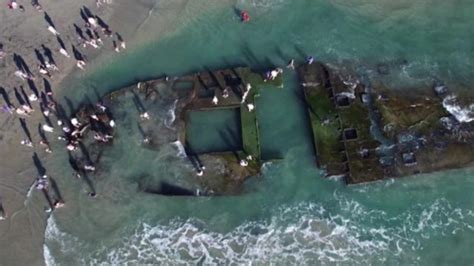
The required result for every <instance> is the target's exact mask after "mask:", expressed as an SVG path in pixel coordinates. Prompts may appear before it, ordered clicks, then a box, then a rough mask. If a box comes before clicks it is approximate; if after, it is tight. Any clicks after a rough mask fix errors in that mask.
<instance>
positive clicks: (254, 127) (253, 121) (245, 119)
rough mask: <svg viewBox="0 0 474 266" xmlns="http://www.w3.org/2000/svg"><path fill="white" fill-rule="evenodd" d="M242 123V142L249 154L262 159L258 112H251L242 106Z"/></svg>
mask: <svg viewBox="0 0 474 266" xmlns="http://www.w3.org/2000/svg"><path fill="white" fill-rule="evenodd" d="M240 119H241V124H242V144H243V149H244V151H245V152H246V153H247V154H250V155H252V156H253V157H255V158H258V159H260V140H259V138H260V137H259V134H258V121H257V112H256V111H255V110H253V111H251V112H249V111H248V109H247V108H246V107H241V108H240Z"/></svg>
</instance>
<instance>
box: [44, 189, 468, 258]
mask: <svg viewBox="0 0 474 266" xmlns="http://www.w3.org/2000/svg"><path fill="white" fill-rule="evenodd" d="M334 196H335V197H336V198H337V200H338V202H339V206H338V211H337V213H332V212H331V211H329V210H326V209H325V208H324V207H323V206H322V205H321V204H317V203H300V204H297V205H293V206H290V205H288V206H283V207H281V208H279V209H278V210H277V211H276V212H275V214H274V215H273V216H272V217H271V218H270V219H268V220H259V221H248V222H244V223H242V224H241V225H239V226H237V227H235V228H233V229H231V230H230V231H228V232H216V231H213V230H212V229H211V228H208V227H207V225H206V223H205V222H203V221H200V220H197V219H194V218H189V219H185V220H183V219H175V220H173V221H171V222H169V223H166V224H158V225H151V224H149V223H145V222H140V223H138V224H137V225H136V228H134V229H133V230H132V232H133V233H132V234H131V235H130V234H128V235H127V236H124V237H123V238H122V240H121V241H119V244H117V245H115V246H113V247H107V248H106V249H105V248H103V249H97V248H95V249H94V248H93V247H89V248H88V249H89V250H96V252H95V253H93V254H88V255H87V256H84V257H83V258H82V261H83V262H85V263H86V264H89V263H93V264H96V263H105V264H110V263H111V264H125V263H131V264H144V263H154V262H158V261H159V262H161V263H165V264H167V263H173V264H189V263H193V264H194V263H204V264H231V263H233V264H255V263H257V264H259V263H274V264H296V263H298V264H316V263H317V264H321V263H323V264H324V263H326V264H327V263H356V262H357V263H367V264H378V263H386V262H398V263H399V262H400V260H403V261H404V262H405V263H417V260H418V256H417V255H416V253H417V252H419V251H420V250H422V249H423V243H424V242H425V240H426V239H429V238H431V237H435V236H439V235H443V234H451V233H452V232H453V231H456V232H459V231H463V230H469V231H473V228H472V226H471V225H470V224H469V222H467V221H466V220H465V219H466V218H467V216H470V217H469V219H472V212H469V211H465V210H461V209H459V208H453V207H452V206H451V205H450V203H449V202H448V201H447V200H445V199H438V200H435V201H434V202H431V203H427V204H425V205H421V204H418V205H414V206H413V207H412V208H410V209H408V210H407V211H405V212H403V213H401V214H399V215H397V216H389V215H388V214H387V213H385V212H384V211H378V210H369V209H367V208H366V207H364V206H362V205H361V204H360V203H359V202H357V201H354V200H353V199H348V198H346V197H344V196H341V195H338V194H337V193H335V194H334ZM51 219H52V218H51ZM126 231H127V232H129V231H130V230H126ZM46 234H47V235H46V240H47V244H48V245H52V246H54V245H59V246H60V249H59V250H60V251H61V256H62V255H63V254H70V253H71V252H77V250H80V249H81V248H83V246H84V245H85V243H81V242H79V241H78V239H71V238H72V236H70V235H68V234H66V233H63V232H60V231H59V230H58V227H57V225H56V223H55V222H54V219H53V220H49V221H48V228H47V230H46ZM65 238H66V239H65ZM89 245H91V244H89ZM394 251H395V252H394ZM45 252H46V251H45ZM48 252H49V251H48ZM401 254H403V256H401ZM48 259H49V260H51V258H48Z"/></svg>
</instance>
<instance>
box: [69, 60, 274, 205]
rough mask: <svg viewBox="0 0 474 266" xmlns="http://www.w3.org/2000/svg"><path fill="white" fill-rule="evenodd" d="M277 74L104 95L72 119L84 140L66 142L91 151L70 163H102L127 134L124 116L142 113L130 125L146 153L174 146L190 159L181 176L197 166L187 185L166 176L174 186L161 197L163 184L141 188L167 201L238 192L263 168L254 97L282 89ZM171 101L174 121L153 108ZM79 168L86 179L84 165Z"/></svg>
mask: <svg viewBox="0 0 474 266" xmlns="http://www.w3.org/2000/svg"><path fill="white" fill-rule="evenodd" d="M275 71H276V70H274V71H273V72H272V73H273V76H270V75H269V76H268V77H265V76H264V75H262V74H259V73H254V72H252V71H251V70H250V69H249V68H234V69H224V70H217V71H206V72H201V73H197V74H193V75H188V76H183V77H176V78H172V79H170V78H168V77H165V78H162V79H157V80H151V81H147V82H139V83H138V84H137V85H133V86H130V87H126V88H123V89H120V90H117V91H114V92H111V93H109V94H106V95H105V96H103V97H102V98H101V99H100V101H99V103H97V104H92V103H88V104H84V105H82V106H81V107H80V108H79V110H78V111H77V112H76V113H75V114H73V116H72V117H71V119H74V120H75V121H77V123H78V124H80V125H81V128H82V127H83V128H84V130H82V131H81V134H80V136H79V138H77V137H75V136H69V137H68V139H69V141H71V142H73V143H75V145H76V144H77V145H78V146H79V145H80V146H81V147H82V146H83V147H84V149H83V150H87V156H81V154H80V153H79V152H78V153H77V154H75V152H74V151H72V154H71V158H72V160H73V161H74V162H79V164H81V162H82V161H85V162H86V163H87V165H95V166H98V165H99V164H100V157H101V156H102V154H103V152H104V151H105V149H107V148H108V147H111V146H112V144H113V142H114V141H115V137H116V136H119V137H120V136H122V137H124V136H125V135H126V134H122V135H121V132H120V128H121V126H120V123H121V121H120V119H121V117H126V116H129V115H130V113H132V116H133V115H134V113H137V114H136V115H137V118H136V122H134V121H133V122H131V124H136V125H137V126H138V129H139V131H140V133H141V135H142V137H143V141H142V143H141V145H142V147H143V148H145V149H148V150H151V151H157V152H158V151H159V150H160V149H161V148H162V147H163V146H164V145H166V144H170V143H173V144H175V145H176V146H178V149H181V150H182V153H183V155H185V157H187V159H188V160H187V161H186V162H185V163H184V164H183V169H184V170H183V171H184V172H186V169H194V171H187V172H186V173H187V174H186V175H189V176H190V178H189V179H188V180H192V181H190V182H189V184H190V186H191V187H190V188H187V187H186V186H183V184H180V185H177V184H173V183H172V181H170V180H166V178H165V179H164V180H165V181H163V182H164V183H163V182H162V184H166V185H167V187H172V188H175V189H168V190H165V192H163V191H162V190H163V189H162V188H160V187H162V186H160V185H159V184H155V185H154V184H147V185H143V184H140V186H139V187H140V189H141V190H142V191H144V192H147V193H155V192H156V193H155V194H161V195H166V196H172V195H171V194H173V193H175V192H176V196H183V195H194V196H203V195H224V194H236V193H240V192H241V190H242V183H243V182H244V181H245V180H246V179H247V178H248V177H252V176H257V175H259V173H260V169H261V166H262V163H263V162H262V160H261V151H260V139H259V138H260V136H259V129H258V119H257V114H256V108H258V107H257V106H256V100H255V99H256V97H258V96H259V92H260V90H261V89H264V88H267V87H268V88H270V87H279V86H282V77H281V75H280V73H281V71H277V72H275ZM170 103H171V106H172V110H171V112H172V113H171V114H169V112H170V111H168V113H167V114H165V116H169V117H170V119H165V118H163V113H162V112H163V111H160V110H158V109H155V108H156V107H157V106H163V105H167V104H168V105H169V104H170ZM128 105H130V107H132V108H131V109H130V107H129V108H128V111H127V113H124V112H125V111H124V108H123V107H121V106H128ZM133 106H135V108H136V109H137V110H136V111H137V112H135V110H133V109H135V108H133ZM125 109H126V110H127V108H125ZM114 119H115V120H114ZM160 119H161V120H165V121H164V122H163V121H161V120H160ZM132 120H134V119H133V118H132ZM160 121H161V122H160ZM116 123H117V124H118V126H117V127H116V126H115V124H116ZM81 150H82V149H81ZM90 158H92V159H90ZM75 164H77V163H75ZM190 166H192V167H190ZM94 169H95V167H94ZM97 169H100V168H97ZM74 170H75V171H76V172H80V174H81V175H83V174H85V171H83V169H82V168H81V167H75V169H74ZM94 171H95V170H94ZM181 183H182V182H181ZM176 188H179V189H176ZM183 191H184V192H186V193H184V192H183ZM189 191H191V192H192V193H191V192H189ZM195 191H199V193H195Z"/></svg>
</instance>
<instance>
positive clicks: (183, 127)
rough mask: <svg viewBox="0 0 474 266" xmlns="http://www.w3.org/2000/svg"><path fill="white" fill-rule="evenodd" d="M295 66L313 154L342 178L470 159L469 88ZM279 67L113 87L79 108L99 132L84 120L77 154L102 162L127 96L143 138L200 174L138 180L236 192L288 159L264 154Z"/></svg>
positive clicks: (409, 171)
mask: <svg viewBox="0 0 474 266" xmlns="http://www.w3.org/2000/svg"><path fill="white" fill-rule="evenodd" d="M284 71H293V70H284ZM295 71H296V74H297V77H298V79H297V80H298V82H299V83H300V85H299V86H300V92H299V95H298V98H299V99H300V104H301V105H303V106H304V108H305V109H306V110H307V117H306V118H305V119H306V120H307V123H308V125H309V128H310V129H311V133H312V134H311V135H312V140H313V142H312V143H308V144H307V145H311V146H313V147H314V151H315V153H314V154H315V163H316V164H317V166H318V168H319V169H321V170H323V171H324V173H325V175H326V176H342V177H344V180H345V182H346V183H348V184H355V183H363V182H370V181H375V180H380V179H385V178H392V177H401V176H408V175H416V174H421V173H430V172H434V171H442V170H447V169H455V168H464V167H471V166H472V165H473V164H474V149H473V144H472V143H474V142H473V140H474V134H473V133H474V130H473V129H474V123H473V121H471V120H469V121H463V120H462V119H460V118H459V117H458V116H457V115H458V113H459V112H458V113H456V112H454V113H453V112H452V109H453V106H454V107H456V108H462V106H461V103H459V102H458V101H456V99H457V97H456V95H458V94H459V95H461V96H462V98H463V99H472V95H468V94H467V93H466V92H458V91H456V90H451V89H448V88H447V87H445V86H443V85H442V84H433V86H432V87H422V88H416V89H415V90H412V93H404V94H403V95H399V94H397V93H396V92H395V91H394V90H392V89H391V88H387V87H384V86H383V85H378V86H375V87H374V86H371V85H369V84H362V82H360V81H359V80H358V79H356V78H345V77H350V76H351V75H348V74H347V73H338V72H337V71H335V70H332V69H330V68H329V67H328V66H326V65H324V64H321V63H313V64H303V65H299V66H298V67H296V70H295ZM282 72H283V69H280V68H277V69H273V70H270V71H267V72H264V73H263V74H262V72H253V71H252V70H250V69H249V68H246V67H238V68H229V69H223V70H216V71H206V72H201V73H197V74H193V75H188V76H183V77H177V78H172V79H169V78H168V77H166V78H162V79H157V80H151V81H147V82H139V83H138V84H137V85H133V86H130V87H127V88H123V89H120V90H117V91H114V92H111V93H109V94H107V95H105V96H104V97H102V99H101V104H102V105H105V106H107V107H108V108H109V109H108V110H107V111H104V110H101V109H100V108H98V107H97V105H94V104H85V105H82V106H81V107H80V108H79V111H78V112H77V113H76V114H75V117H76V118H77V119H78V120H79V121H80V124H81V125H83V126H84V128H85V125H90V130H91V131H94V132H95V133H94V134H95V137H94V138H95V140H94V138H92V137H90V136H89V135H91V134H89V132H88V131H87V130H89V128H86V129H85V130H86V132H85V136H86V137H85V138H84V139H83V142H84V144H85V145H86V147H87V148H86V149H87V150H88V151H89V152H88V155H87V158H85V157H84V156H83V155H78V156H76V155H74V156H75V157H76V158H74V160H75V161H78V162H80V163H81V162H82V163H84V162H87V161H89V162H91V161H92V162H94V163H96V164H98V165H99V164H100V158H101V156H102V154H103V152H107V147H109V146H110V145H113V144H112V143H113V140H112V141H106V140H104V141H97V136H99V137H98V138H102V137H100V136H101V135H102V134H106V135H111V136H113V135H115V134H121V133H120V132H119V131H118V130H116V128H115V127H114V125H113V124H110V123H111V121H112V122H114V120H113V117H114V116H115V115H116V114H115V113H114V108H115V106H117V105H122V104H123V102H124V101H129V102H133V104H134V106H135V108H136V110H137V111H138V112H139V114H140V118H141V119H140V118H139V117H137V120H141V121H139V122H138V123H137V125H138V126H139V128H140V132H141V135H142V137H143V143H142V146H143V147H144V148H146V149H148V150H156V149H158V148H159V147H160V145H162V144H163V143H166V142H173V141H175V143H176V145H177V146H178V149H181V150H182V153H183V154H185V155H186V156H187V158H188V161H187V162H186V163H187V164H189V165H192V167H191V168H190V171H188V174H189V176H196V175H197V176H198V178H197V180H199V181H198V186H197V187H198V189H194V188H193V189H188V188H183V187H181V186H178V185H176V184H170V183H167V182H160V184H153V183H150V182H148V181H147V180H146V178H143V180H142V179H139V181H138V183H139V188H140V189H141V190H142V191H144V192H148V193H158V194H163V195H223V194H237V193H239V192H241V185H242V183H243V182H244V181H245V180H246V179H247V178H248V177H252V176H257V175H259V173H260V170H261V167H262V165H263V164H264V163H265V162H267V161H275V160H280V159H282V158H281V156H280V155H278V154H268V153H267V154H265V155H262V151H261V142H262V139H261V137H260V134H259V123H260V122H261V121H259V118H258V115H257V111H256V110H258V108H259V105H258V98H259V96H260V94H261V92H262V91H263V90H268V91H272V90H279V89H280V88H281V87H282V86H283V75H282ZM352 77H353V76H352ZM270 93H271V92H270ZM461 96H460V98H461ZM163 98H168V100H170V101H172V102H173V104H174V106H173V107H174V110H173V111H172V112H173V113H172V115H171V119H170V120H169V121H168V122H167V123H165V127H162V128H156V126H154V125H153V123H151V122H149V121H148V120H149V116H154V115H156V114H153V113H152V112H151V111H149V110H148V109H149V108H148V106H152V105H153V104H156V103H157V102H158V101H162V100H163ZM99 106H100V105H99ZM275 108H278V106H275ZM281 123H284V121H281ZM275 126H278V125H275ZM170 129H175V130H176V132H175V133H177V135H178V137H177V140H176V134H173V133H170V134H166V132H164V131H167V130H170ZM117 131H118V132H117ZM173 135H174V136H173ZM205 135H206V136H205ZM164 136H167V137H164ZM203 136H205V137H203ZM76 168H77V167H76Z"/></svg>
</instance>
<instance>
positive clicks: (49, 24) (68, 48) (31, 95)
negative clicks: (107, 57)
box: [0, 0, 126, 217]
mask: <svg viewBox="0 0 474 266" xmlns="http://www.w3.org/2000/svg"><path fill="white" fill-rule="evenodd" d="M20 2H21V1H17V0H10V1H9V2H8V3H7V7H8V8H9V9H11V10H12V12H15V11H20V13H18V15H19V16H21V15H23V14H22V13H23V12H24V11H25V6H23V5H22V4H20ZM110 2H111V0H97V1H96V5H97V8H101V7H102V5H104V4H110ZM31 6H32V7H33V8H34V9H35V10H36V11H38V13H41V14H42V15H43V16H44V20H45V30H48V31H49V32H50V33H52V35H53V36H52V37H53V38H55V40H56V41H57V44H58V48H56V49H50V48H49V47H47V46H46V45H44V44H42V45H41V47H40V48H36V49H34V51H32V52H34V53H35V57H36V59H37V62H34V63H33V62H28V63H27V62H26V61H25V60H24V59H23V57H22V56H20V55H19V54H17V53H16V52H13V53H10V52H7V51H8V50H9V51H11V50H14V47H4V45H3V44H2V43H1V40H0V60H6V59H7V58H8V57H9V56H12V58H13V61H14V63H15V65H16V68H17V69H16V71H15V72H14V73H13V76H14V77H16V78H18V79H19V80H20V81H19V82H21V83H22V85H20V86H18V88H17V87H14V88H13V89H12V90H11V91H8V90H7V89H5V88H3V87H0V94H2V96H3V99H4V104H3V105H2V107H1V110H2V112H3V113H6V114H9V115H13V116H17V117H18V119H19V121H20V125H21V128H22V129H23V131H24V133H25V135H26V138H24V139H22V140H21V141H20V143H19V144H20V145H23V146H25V147H27V148H28V149H33V150H36V144H35V143H38V144H39V146H40V147H42V149H43V150H44V152H45V153H46V154H49V153H52V152H53V149H52V147H51V145H50V141H49V140H48V137H47V134H51V135H53V134H56V137H57V139H58V140H62V141H64V143H65V144H64V146H65V148H66V150H67V152H68V153H69V157H70V164H71V166H73V169H74V176H76V177H86V176H87V172H93V171H95V166H94V164H93V163H92V162H90V161H89V162H86V163H85V164H84V165H82V166H80V167H79V164H78V163H77V160H76V159H74V158H73V156H72V155H71V153H74V152H76V151H78V150H81V149H82V148H81V149H80V147H83V145H82V143H81V139H82V138H83V136H84V135H85V132H86V131H87V130H88V129H90V128H92V129H93V130H94V131H95V132H96V134H95V135H94V139H95V140H96V141H98V142H108V141H110V140H111V139H112V133H111V130H110V129H112V128H113V127H114V126H115V122H114V120H113V119H112V118H111V115H110V113H109V112H108V111H107V107H106V106H105V105H103V104H101V103H98V104H97V106H96V108H95V111H94V112H93V113H92V114H90V116H89V117H88V120H90V121H86V122H85V123H84V122H80V121H79V119H78V118H75V117H73V118H72V119H69V118H68V115H67V113H66V111H65V110H64V108H63V107H62V106H61V104H60V103H59V102H58V101H56V99H55V97H54V93H53V89H52V86H51V83H50V80H54V76H55V74H56V73H57V72H60V71H61V69H60V67H59V66H58V64H57V63H56V61H55V60H54V58H55V57H56V56H57V55H58V56H64V57H65V58H66V61H69V60H75V64H76V66H77V67H78V68H79V69H81V70H84V69H85V67H86V65H87V57H86V55H85V53H84V52H82V51H80V50H81V49H84V50H86V49H89V48H93V49H100V48H102V47H105V46H106V41H105V39H110V40H111V41H110V42H111V47H112V48H113V49H114V51H115V52H121V51H122V50H124V49H125V48H126V44H125V41H124V39H123V37H122V36H121V35H120V34H119V33H118V32H113V31H112V30H111V28H110V27H109V25H107V24H106V23H105V22H104V20H102V19H101V18H100V17H99V16H98V15H95V14H93V13H92V11H91V10H90V9H89V8H87V7H86V6H83V7H82V8H81V9H80V10H78V11H79V12H78V15H79V16H80V18H81V19H82V21H83V24H82V25H78V24H80V23H77V24H76V23H74V24H73V25H72V26H73V27H74V34H75V35H76V38H70V37H69V36H65V37H66V38H67V40H68V41H69V44H66V43H65V42H64V41H63V39H62V37H63V35H62V34H61V32H60V31H59V30H58V29H57V27H56V25H55V23H54V21H53V18H52V17H50V16H49V14H48V13H47V9H48V8H47V6H45V7H43V6H42V5H41V4H40V1H39V0H32V1H31ZM74 39H75V40H77V41H75V40H74ZM7 48H8V49H7ZM32 66H36V68H34V67H32ZM35 69H36V71H35ZM38 81H40V82H41V83H42V85H43V89H42V90H41V89H39V88H38V86H37V84H36V83H37V82H38ZM27 91H28V92H27ZM10 94H14V95H15V97H16V99H17V101H18V104H14V103H13V102H12V101H11V100H10V96H9V95H10ZM37 109H39V110H41V113H42V116H43V119H44V123H40V124H39V125H38V133H39V134H38V135H39V140H38V141H37V142H35V141H34V140H33V135H32V134H31V132H30V130H29V127H28V122H27V121H28V120H31V119H29V117H30V116H32V115H34V113H35V111H36V110H37ZM70 111H71V112H73V110H70ZM53 120H56V123H53ZM104 121H106V122H107V124H105V123H104ZM104 128H105V130H104ZM56 132H61V133H56ZM104 132H105V133H104ZM33 160H34V163H35V165H36V166H37V168H38V172H39V173H38V177H37V178H36V179H35V181H34V183H33V185H32V186H31V188H36V189H37V190H41V191H43V192H44V194H45V196H46V198H47V199H48V202H49V204H50V208H48V211H52V210H54V208H59V207H62V206H63V205H64V200H63V199H62V197H60V196H59V195H60V194H59V193H58V192H56V193H55V194H56V195H55V199H54V200H51V199H50V190H49V188H50V183H51V182H50V181H51V177H49V176H48V175H46V170H45V169H44V167H43V166H42V164H41V162H40V160H39V158H38V156H37V153H36V152H34V156H33ZM55 190H57V187H56V189H55ZM88 195H89V196H91V197H95V196H96V195H97V194H96V192H95V190H94V189H93V186H91V189H90V191H89V192H88ZM0 209H1V212H2V213H0V217H4V216H5V214H4V210H3V207H2V206H1V203H0Z"/></svg>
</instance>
